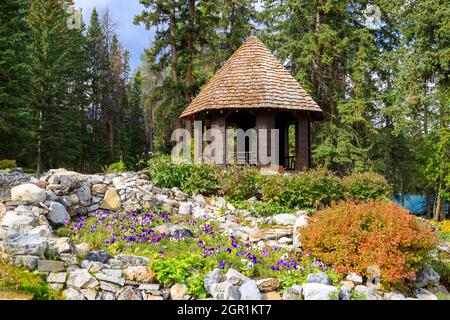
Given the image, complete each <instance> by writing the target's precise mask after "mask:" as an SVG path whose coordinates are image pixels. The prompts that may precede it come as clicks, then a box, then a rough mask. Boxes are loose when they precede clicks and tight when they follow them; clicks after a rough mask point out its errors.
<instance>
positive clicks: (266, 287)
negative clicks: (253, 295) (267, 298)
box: [256, 278, 280, 293]
mask: <svg viewBox="0 0 450 320" xmlns="http://www.w3.org/2000/svg"><path fill="white" fill-rule="evenodd" d="M256 285H257V286H258V289H259V291H261V292H263V293H266V292H270V291H275V290H277V289H278V288H279V286H280V281H279V280H278V279H275V278H267V279H260V280H258V281H256Z"/></svg>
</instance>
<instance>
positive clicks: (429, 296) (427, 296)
mask: <svg viewBox="0 0 450 320" xmlns="http://www.w3.org/2000/svg"><path fill="white" fill-rule="evenodd" d="M413 294H414V296H415V297H416V298H417V299H419V300H438V298H437V297H436V295H434V294H433V293H431V292H430V291H428V290H426V289H423V288H415V289H413Z"/></svg>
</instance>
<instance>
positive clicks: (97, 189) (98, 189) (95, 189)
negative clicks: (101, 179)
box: [91, 183, 108, 196]
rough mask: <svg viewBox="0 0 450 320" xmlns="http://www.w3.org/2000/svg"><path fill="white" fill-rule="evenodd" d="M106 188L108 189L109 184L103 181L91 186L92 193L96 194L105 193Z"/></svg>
mask: <svg viewBox="0 0 450 320" xmlns="http://www.w3.org/2000/svg"><path fill="white" fill-rule="evenodd" d="M106 190H108V186H106V185H104V184H102V183H97V184H94V185H93V186H92V187H91V194H92V195H94V196H97V195H103V194H105V192H106Z"/></svg>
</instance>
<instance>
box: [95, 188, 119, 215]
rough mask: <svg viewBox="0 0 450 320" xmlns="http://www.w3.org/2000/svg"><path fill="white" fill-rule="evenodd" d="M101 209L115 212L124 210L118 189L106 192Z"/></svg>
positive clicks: (110, 189)
mask: <svg viewBox="0 0 450 320" xmlns="http://www.w3.org/2000/svg"><path fill="white" fill-rule="evenodd" d="M100 208H102V209H106V210H113V211H119V210H120V209H121V208H122V201H121V200H120V196H119V194H118V193H117V190H116V189H114V188H109V189H108V190H107V191H106V193H105V197H104V198H103V202H102V203H101V205H100Z"/></svg>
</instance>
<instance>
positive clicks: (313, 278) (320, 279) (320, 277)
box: [306, 272, 331, 285]
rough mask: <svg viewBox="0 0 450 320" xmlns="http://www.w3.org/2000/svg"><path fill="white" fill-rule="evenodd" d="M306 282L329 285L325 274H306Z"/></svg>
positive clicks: (328, 279)
mask: <svg viewBox="0 0 450 320" xmlns="http://www.w3.org/2000/svg"><path fill="white" fill-rule="evenodd" d="M306 282H307V283H321V284H328V285H331V280H330V278H329V277H328V275H327V274H326V273H325V272H319V273H310V274H308V276H307V277H306Z"/></svg>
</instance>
